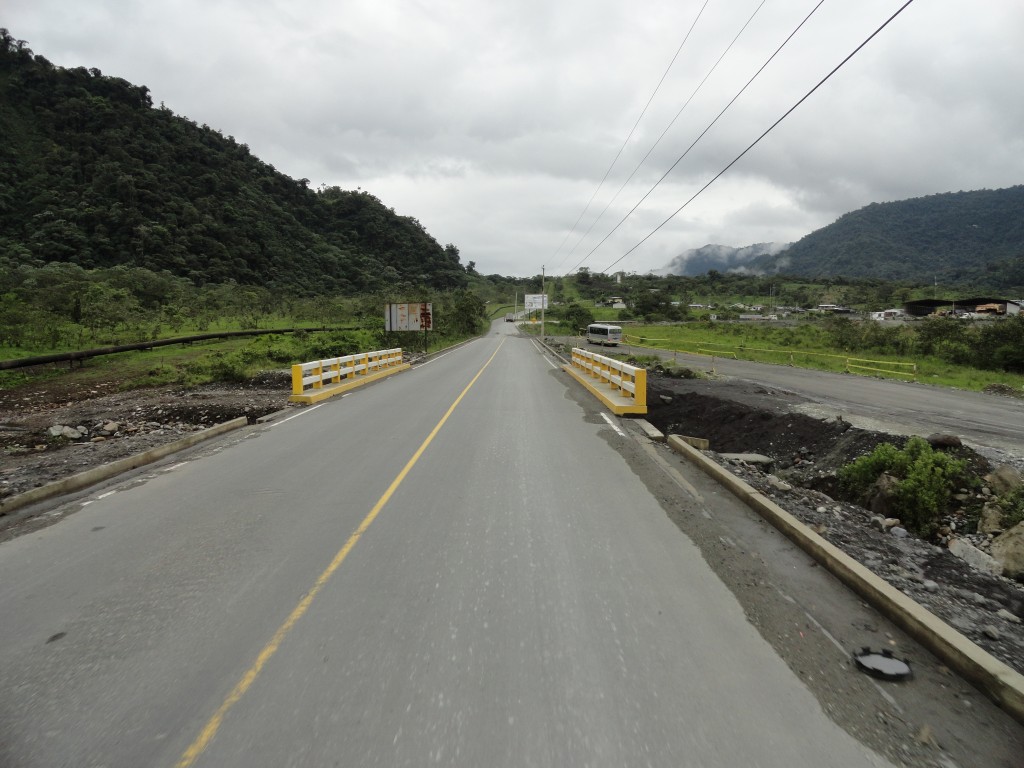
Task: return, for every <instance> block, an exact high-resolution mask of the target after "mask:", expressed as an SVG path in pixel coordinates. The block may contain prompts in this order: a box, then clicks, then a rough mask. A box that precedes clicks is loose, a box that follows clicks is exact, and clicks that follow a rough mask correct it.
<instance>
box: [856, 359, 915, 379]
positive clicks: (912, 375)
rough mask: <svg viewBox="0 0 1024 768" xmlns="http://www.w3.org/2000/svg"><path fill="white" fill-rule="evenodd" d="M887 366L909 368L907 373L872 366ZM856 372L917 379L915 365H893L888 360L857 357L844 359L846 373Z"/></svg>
mask: <svg viewBox="0 0 1024 768" xmlns="http://www.w3.org/2000/svg"><path fill="white" fill-rule="evenodd" d="M858 363H871V365H858ZM879 365H888V366H892V367H893V368H910V370H909V371H896V370H893V369H892V368H877V367H872V366H879ZM851 369H856V370H858V371H874V372H875V373H888V374H891V375H892V376H908V377H909V378H911V379H916V378H917V363H894V362H890V361H889V360H862V359H860V358H857V357H848V358H846V372H847V373H854V371H853V370H851Z"/></svg>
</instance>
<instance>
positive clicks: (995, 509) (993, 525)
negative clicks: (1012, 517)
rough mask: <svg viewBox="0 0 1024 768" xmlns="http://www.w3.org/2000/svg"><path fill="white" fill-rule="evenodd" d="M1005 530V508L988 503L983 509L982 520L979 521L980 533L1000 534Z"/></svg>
mask: <svg viewBox="0 0 1024 768" xmlns="http://www.w3.org/2000/svg"><path fill="white" fill-rule="evenodd" d="M1002 530H1003V508H1002V507H1000V506H999V505H998V504H995V503H993V502H991V501H990V502H988V503H987V504H985V506H984V507H982V508H981V518H980V519H979V520H978V533H1000V532H1002Z"/></svg>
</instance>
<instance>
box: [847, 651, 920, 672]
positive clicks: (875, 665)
mask: <svg viewBox="0 0 1024 768" xmlns="http://www.w3.org/2000/svg"><path fill="white" fill-rule="evenodd" d="M853 660H854V661H855V662H857V669H859V670H860V671H861V672H864V673H866V674H869V675H871V676H872V677H878V678H881V679H882V680H906V679H907V678H908V677H910V675H911V674H912V673H911V670H910V662H909V661H907V660H906V659H897V658H896V657H895V656H893V655H892V651H889V650H883V651H872V650H871V649H870V648H861V650H860V651H859V652H858V653H855V654H853Z"/></svg>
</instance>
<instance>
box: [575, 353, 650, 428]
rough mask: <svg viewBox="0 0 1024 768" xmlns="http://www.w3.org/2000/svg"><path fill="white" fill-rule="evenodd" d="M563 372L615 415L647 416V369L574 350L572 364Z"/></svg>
mask: <svg viewBox="0 0 1024 768" xmlns="http://www.w3.org/2000/svg"><path fill="white" fill-rule="evenodd" d="M564 369H565V370H566V371H568V372H569V373H570V374H572V376H573V377H574V378H575V379H576V380H577V381H579V382H580V383H581V384H583V386H585V387H586V388H587V389H589V390H590V391H591V392H592V393H593V394H594V395H596V396H597V398H598V399H599V400H601V402H603V403H604V404H605V405H606V406H608V408H609V409H610V410H611V411H612V413H615V414H618V415H620V416H621V415H623V414H644V413H647V369H645V368H638V367H637V366H635V365H629V363H623V362H621V361H619V360H615V359H614V358H611V357H605V356H604V355H599V354H597V353H596V352H589V351H587V350H585V349H579V348H578V347H577V348H573V350H572V364H571V365H567V366H564Z"/></svg>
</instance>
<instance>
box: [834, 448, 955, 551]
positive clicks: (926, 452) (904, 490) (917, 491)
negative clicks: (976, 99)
mask: <svg viewBox="0 0 1024 768" xmlns="http://www.w3.org/2000/svg"><path fill="white" fill-rule="evenodd" d="M883 473H887V474H889V475H892V476H893V477H895V478H896V479H897V480H898V481H899V482H898V484H897V486H896V493H895V500H894V509H893V511H894V512H895V514H897V515H898V516H899V518H900V520H901V521H902V522H903V524H904V525H905V526H906V527H907V529H908V530H911V531H913V532H914V533H916V534H918V535H919V536H922V537H925V538H927V537H930V536H932V535H933V534H934V533H935V532H936V530H938V527H939V522H940V517H941V515H942V514H943V513H944V512H945V511H946V510H947V508H948V506H949V500H950V498H951V496H952V493H953V491H954V490H955V489H956V488H958V487H960V486H962V485H964V484H966V483H967V463H966V462H965V461H962V460H960V459H955V458H953V457H952V456H949V455H947V454H945V453H942V452H941V451H936V450H935V449H933V448H932V447H931V446H930V445H929V444H928V442H927V441H926V440H924V439H923V438H920V437H912V438H910V440H908V441H907V444H906V446H905V447H904V448H902V449H900V448H897V447H896V446H895V445H892V444H891V443H883V444H882V445H879V446H878V447H877V448H875V450H874V451H873V452H872V453H870V454H868V455H867V456H861V457H860V458H859V459H857V460H856V461H854V462H853V463H851V464H847V465H846V466H845V467H843V468H842V469H841V470H840V471H839V481H840V484H841V487H842V488H843V490H844V491H846V492H848V493H850V494H851V495H852V496H855V497H857V498H861V499H863V498H864V497H865V496H866V494H867V493H868V491H869V490H870V489H871V487H872V486H873V485H874V483H875V482H876V481H877V480H878V478H879V476H881V475H882V474H883Z"/></svg>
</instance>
